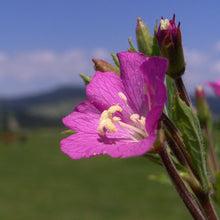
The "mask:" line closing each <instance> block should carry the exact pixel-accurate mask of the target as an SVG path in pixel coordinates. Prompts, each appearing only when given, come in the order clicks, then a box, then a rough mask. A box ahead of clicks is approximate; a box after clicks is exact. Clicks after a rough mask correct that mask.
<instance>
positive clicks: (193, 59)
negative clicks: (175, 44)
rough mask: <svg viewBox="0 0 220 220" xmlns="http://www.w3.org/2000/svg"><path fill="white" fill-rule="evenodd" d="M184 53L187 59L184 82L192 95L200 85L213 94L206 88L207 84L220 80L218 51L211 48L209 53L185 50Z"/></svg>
mask: <svg viewBox="0 0 220 220" xmlns="http://www.w3.org/2000/svg"><path fill="white" fill-rule="evenodd" d="M215 45H217V44H215ZM219 46H220V44H219ZM184 52H185V59H186V72H185V74H184V80H185V82H186V87H187V88H188V89H189V91H190V92H191V93H194V90H195V88H196V87H197V86H198V85H202V86H204V87H205V89H206V90H207V93H209V94H211V93H212V91H211V90H210V89H209V88H208V87H207V86H205V82H207V81H214V80H216V79H217V78H220V57H219V56H218V51H217V50H213V48H211V47H210V50H208V51H199V50H195V49H189V48H184ZM212 94H213V93H212Z"/></svg>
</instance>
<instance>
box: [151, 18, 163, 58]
mask: <svg viewBox="0 0 220 220" xmlns="http://www.w3.org/2000/svg"><path fill="white" fill-rule="evenodd" d="M157 29H158V28H157V22H156V23H155V26H154V36H153V45H152V53H151V56H161V53H160V47H159V44H158V41H157Z"/></svg>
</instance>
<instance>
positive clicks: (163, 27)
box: [160, 19, 170, 30]
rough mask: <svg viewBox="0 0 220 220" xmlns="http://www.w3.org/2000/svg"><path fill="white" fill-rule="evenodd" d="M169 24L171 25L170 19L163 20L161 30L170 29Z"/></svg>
mask: <svg viewBox="0 0 220 220" xmlns="http://www.w3.org/2000/svg"><path fill="white" fill-rule="evenodd" d="M169 24H170V22H169V20H168V19H165V20H163V19H161V21H160V30H167V29H168V27H169Z"/></svg>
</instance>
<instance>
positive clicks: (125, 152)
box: [60, 133, 156, 159]
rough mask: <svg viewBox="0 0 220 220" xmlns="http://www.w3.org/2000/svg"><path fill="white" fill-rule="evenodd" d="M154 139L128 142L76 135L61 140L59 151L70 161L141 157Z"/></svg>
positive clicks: (88, 135) (153, 136) (82, 134)
mask: <svg viewBox="0 0 220 220" xmlns="http://www.w3.org/2000/svg"><path fill="white" fill-rule="evenodd" d="M155 139H156V135H151V136H149V137H148V138H146V139H143V140H142V141H140V142H128V141H121V140H120V139H117V138H105V137H99V136H98V135H93V134H84V133H77V134H74V135H71V136H69V137H67V138H66V139H63V140H62V141H61V143H60V145H61V150H62V151H63V152H64V153H66V154H67V155H68V156H70V157H71V158H72V159H81V158H83V157H86V158H90V157H93V156H97V155H103V154H108V155H109V156H111V157H120V156H121V157H122V158H126V157H132V156H139V155H143V154H144V153H146V152H147V151H148V150H149V149H150V147H151V146H152V145H153V143H154V141H155Z"/></svg>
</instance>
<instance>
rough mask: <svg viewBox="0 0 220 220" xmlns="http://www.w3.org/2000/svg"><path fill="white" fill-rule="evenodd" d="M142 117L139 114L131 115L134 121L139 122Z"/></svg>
mask: <svg viewBox="0 0 220 220" xmlns="http://www.w3.org/2000/svg"><path fill="white" fill-rule="evenodd" d="M139 118H140V115H139V114H132V115H131V116H130V119H131V120H132V121H133V122H137V121H138V120H139Z"/></svg>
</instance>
